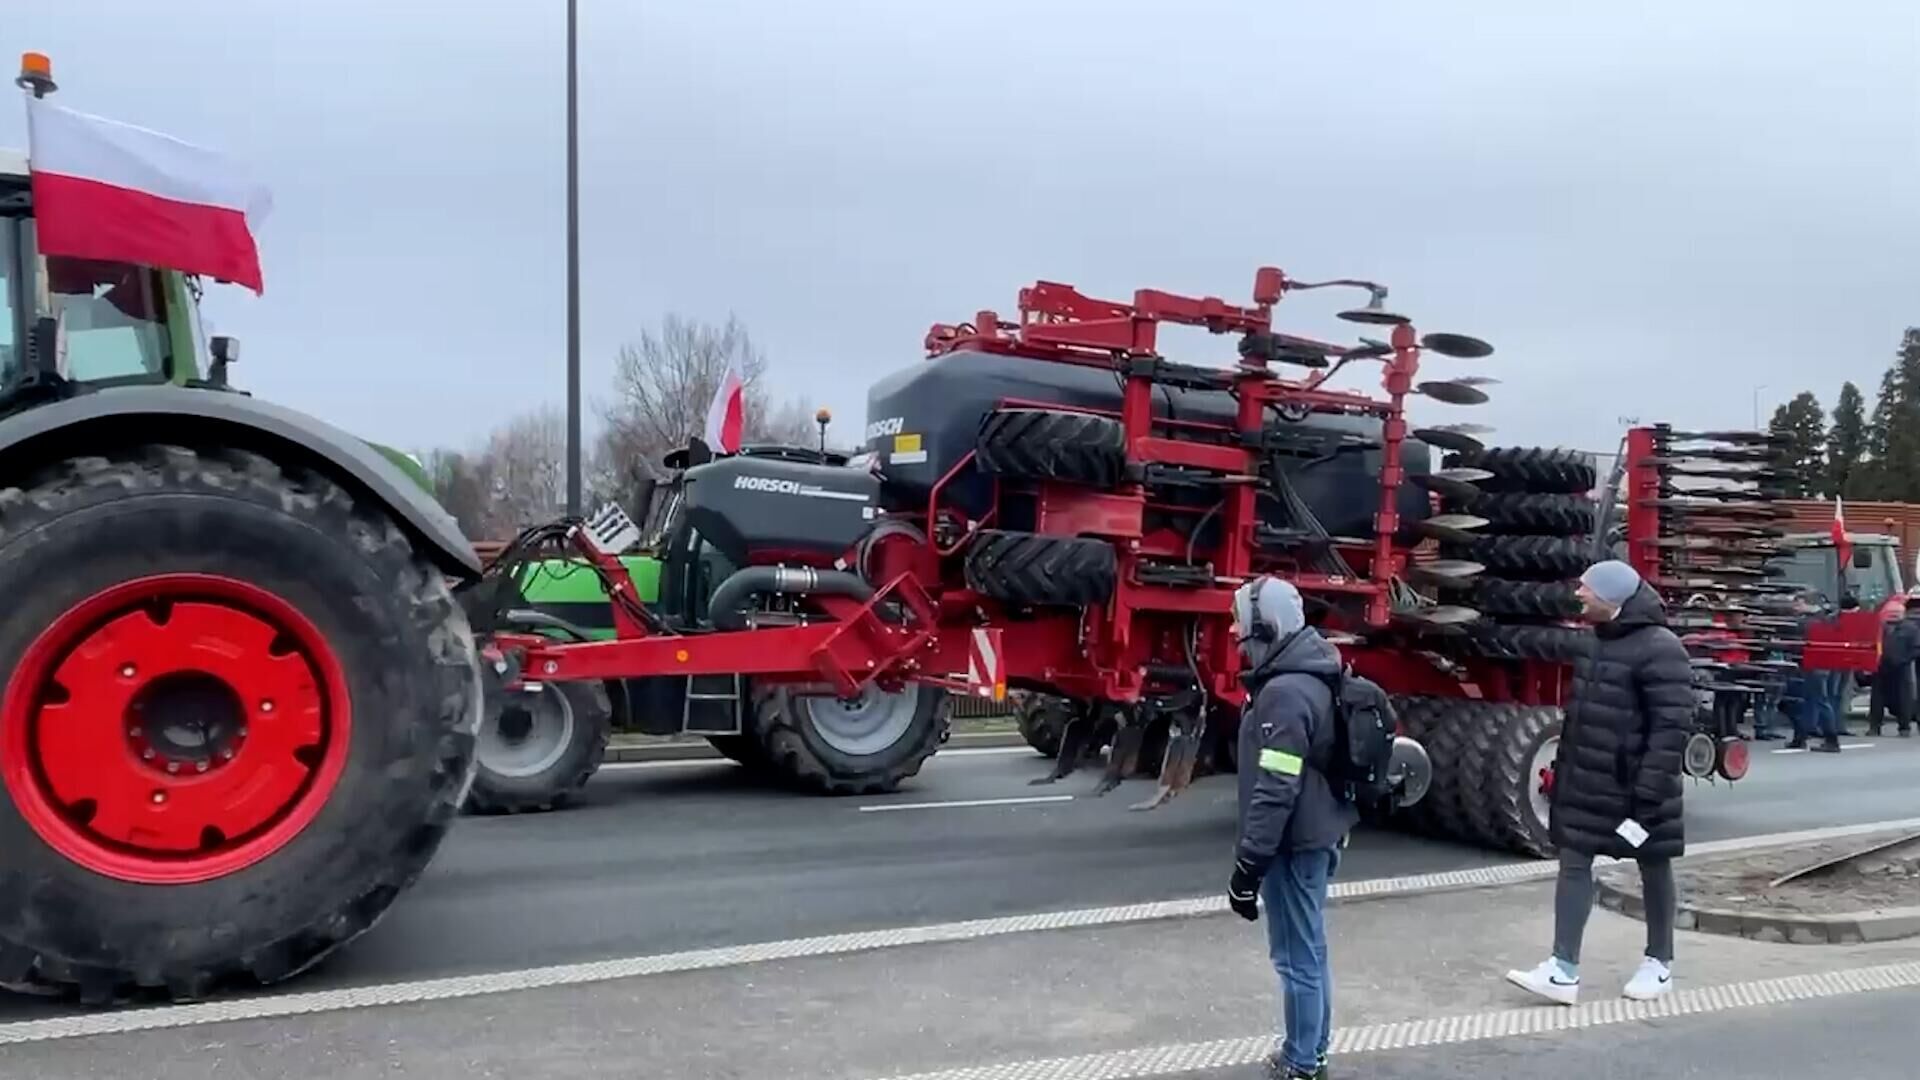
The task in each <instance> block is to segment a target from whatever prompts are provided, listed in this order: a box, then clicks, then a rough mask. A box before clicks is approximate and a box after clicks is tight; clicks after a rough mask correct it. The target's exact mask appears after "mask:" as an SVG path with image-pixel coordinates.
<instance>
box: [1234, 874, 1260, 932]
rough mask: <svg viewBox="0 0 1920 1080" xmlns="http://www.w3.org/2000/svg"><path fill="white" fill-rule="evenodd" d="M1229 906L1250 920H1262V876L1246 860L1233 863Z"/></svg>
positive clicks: (1237, 913) (1236, 913) (1235, 912)
mask: <svg viewBox="0 0 1920 1080" xmlns="http://www.w3.org/2000/svg"><path fill="white" fill-rule="evenodd" d="M1227 906H1228V907H1230V908H1232V909H1233V913H1234V914H1235V915H1238V916H1240V917H1241V918H1243V919H1245V920H1247V921H1248V922H1259V921H1260V876H1259V875H1258V874H1256V873H1254V872H1253V870H1252V868H1250V867H1249V866H1248V865H1247V864H1246V862H1245V861H1244V860H1242V861H1240V862H1236V863H1234V864H1233V877H1232V878H1230V879H1228V881H1227Z"/></svg>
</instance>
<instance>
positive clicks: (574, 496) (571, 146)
mask: <svg viewBox="0 0 1920 1080" xmlns="http://www.w3.org/2000/svg"><path fill="white" fill-rule="evenodd" d="M578 24H579V17H578V13H577V11H576V0H567V516H568V517H579V516H580V75H579V60H578V56H577V53H578V51H579V46H578V36H579V35H578Z"/></svg>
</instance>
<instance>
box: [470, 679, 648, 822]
mask: <svg viewBox="0 0 1920 1080" xmlns="http://www.w3.org/2000/svg"><path fill="white" fill-rule="evenodd" d="M488 696H489V701H488V708H487V710H486V716H485V717H484V718H483V719H482V720H481V722H480V738H479V741H478V747H477V749H476V751H475V757H476V758H477V759H478V760H479V767H478V768H477V769H476V770H475V772H474V778H473V793H472V794H470V795H468V796H467V806H468V808H469V809H471V810H473V811H474V812H475V813H481V814H519V813H526V812H528V811H536V810H556V809H559V808H560V807H562V806H565V805H566V804H567V803H569V802H571V801H573V799H574V797H575V796H577V795H579V794H580V791H581V789H583V788H585V787H586V786H587V781H589V780H591V779H593V774H594V773H596V772H598V771H599V770H600V763H601V761H603V760H604V759H605V758H606V754H607V742H608V740H609V739H611V738H612V737H613V704H612V701H611V700H610V699H609V698H608V696H607V688H606V684H604V683H600V682H565V683H552V682H550V683H542V684H541V686H540V689H539V691H538V692H534V693H526V692H521V691H501V692H500V693H499V694H498V695H495V694H492V693H490V694H489V695H488Z"/></svg>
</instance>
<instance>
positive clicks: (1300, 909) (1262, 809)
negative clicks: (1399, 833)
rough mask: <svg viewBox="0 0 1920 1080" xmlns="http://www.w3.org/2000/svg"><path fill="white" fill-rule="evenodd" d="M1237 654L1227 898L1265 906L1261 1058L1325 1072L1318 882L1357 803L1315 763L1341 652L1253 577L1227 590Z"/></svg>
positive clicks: (1288, 597) (1274, 583)
mask: <svg viewBox="0 0 1920 1080" xmlns="http://www.w3.org/2000/svg"><path fill="white" fill-rule="evenodd" d="M1233 617H1234V634H1235V636H1236V637H1237V638H1238V639H1239V642H1240V650H1241V655H1242V656H1243V657H1244V659H1245V661H1246V668H1245V672H1244V674H1243V675H1242V676H1241V677H1242V679H1243V681H1245V683H1246V685H1247V695H1248V696H1247V705H1246V710H1245V712H1244V713H1243V714H1242V716H1241V720H1240V743H1239V748H1240V753H1239V774H1240V775H1239V780H1240V829H1239V840H1238V843H1237V845H1236V848H1235V852H1234V863H1233V876H1232V878H1231V879H1230V881H1229V882H1228V885H1227V903H1228V905H1229V906H1230V907H1232V909H1233V910H1234V911H1235V912H1236V913H1238V914H1239V915H1240V916H1241V917H1242V918H1244V919H1247V920H1250V921H1251V920H1257V919H1258V918H1259V917H1260V901H1261V900H1265V901H1266V906H1267V914H1268V920H1267V951H1268V955H1269V956H1270V957H1271V958H1272V960H1273V967H1274V970H1275V971H1276V972H1278V973H1279V976H1280V1002H1281V1016H1282V1025H1283V1027H1284V1029H1285V1038H1284V1041H1283V1042H1282V1044H1281V1047H1280V1050H1279V1052H1278V1053H1277V1054H1275V1055H1274V1056H1273V1058H1271V1059H1269V1061H1268V1072H1269V1074H1270V1075H1272V1076H1273V1077H1275V1078H1284V1080H1311V1078H1324V1077H1325V1076H1326V1069H1327V1063H1326V1059H1327V1044H1328V1040H1329V1038H1330V1037H1331V1033H1332V1022H1333V973H1332V968H1331V964H1330V963H1329V960H1328V956H1327V929H1326V919H1325V915H1324V911H1325V908H1326V902H1327V883H1328V881H1329V880H1330V879H1331V878H1332V877H1333V874H1334V871H1335V869H1336V868H1337V867H1338V866H1339V863H1340V847H1341V846H1342V845H1343V844H1344V843H1345V841H1346V837H1347V833H1348V832H1349V831H1350V830H1351V829H1352V828H1353V826H1354V825H1355V824H1356V823H1357V822H1358V821H1359V811H1358V810H1357V809H1356V808H1355V807H1354V806H1353V804H1352V803H1350V802H1347V801H1346V800H1344V799H1342V798H1340V797H1339V796H1338V795H1336V794H1335V793H1334V790H1333V788H1332V786H1331V785H1329V784H1328V783H1327V778H1326V776H1325V775H1324V774H1323V773H1322V772H1321V771H1320V769H1319V768H1318V767H1317V763H1320V762H1325V761H1327V760H1328V759H1329V755H1330V753H1331V751H1332V747H1333V741H1334V731H1333V727H1334V725H1333V688H1332V686H1331V685H1330V682H1331V680H1333V679H1334V678H1335V677H1336V676H1338V675H1339V673H1340V670H1341V663H1340V654H1339V652H1338V651H1337V650H1336V649H1334V647H1333V645H1332V644H1331V643H1329V642H1328V641H1327V640H1326V639H1325V638H1323V637H1321V636H1320V633H1319V631H1316V630H1314V629H1312V628H1311V627H1309V626H1307V620H1306V614H1305V611H1304V609H1303V607H1302V605H1301V601H1300V592H1299V590H1298V589H1295V588H1294V587H1293V585H1292V584H1290V583H1288V582H1286V581H1284V580H1282V579H1280V578H1277V577H1264V578H1257V579H1255V580H1253V581H1251V582H1248V583H1247V584H1246V585H1243V586H1241V588H1240V589H1239V591H1237V592H1236V593H1234V597H1233Z"/></svg>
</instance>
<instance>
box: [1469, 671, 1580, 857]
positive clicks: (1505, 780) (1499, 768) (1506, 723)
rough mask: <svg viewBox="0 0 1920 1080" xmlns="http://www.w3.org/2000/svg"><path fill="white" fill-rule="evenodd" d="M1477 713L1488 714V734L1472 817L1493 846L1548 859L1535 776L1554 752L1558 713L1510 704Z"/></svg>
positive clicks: (1550, 849)
mask: <svg viewBox="0 0 1920 1080" xmlns="http://www.w3.org/2000/svg"><path fill="white" fill-rule="evenodd" d="M1481 708H1482V709H1483V710H1484V711H1485V712H1487V713H1488V719H1489V720H1490V721H1491V723H1490V724H1489V727H1490V729H1491V732H1490V737H1489V738H1488V739H1487V740H1486V741H1485V743H1484V745H1483V746H1482V747H1481V748H1480V752H1482V753H1485V754H1486V756H1487V760H1488V762H1489V767H1488V769H1487V773H1486V777H1485V779H1484V780H1483V781H1482V782H1481V784H1480V785H1479V786H1478V788H1477V789H1476V791H1475V794H1474V799H1475V804H1474V808H1473V812H1474V814H1475V818H1476V820H1478V821H1481V822H1483V823H1485V824H1486V825H1487V827H1488V828H1489V829H1490V830H1491V832H1492V834H1493V836H1492V840H1493V842H1494V843H1495V844H1496V845H1497V846H1499V847H1501V848H1504V849H1506V850H1508V851H1514V852H1518V853H1520V854H1522V855H1532V856H1535V857H1537V858H1542V859H1545V858H1551V857H1552V856H1553V853H1554V845H1553V834H1552V831H1551V829H1550V813H1549V811H1548V808H1547V805H1546V800H1545V793H1544V792H1542V791H1541V790H1540V776H1539V771H1540V769H1541V768H1542V766H1543V764H1551V762H1552V759H1553V756H1554V753H1555V752H1556V751H1557V749H1558V747H1559V743H1560V725H1561V722H1562V721H1561V714H1560V710H1559V709H1555V708H1551V707H1549V706H1544V705H1512V704H1502V705H1482V706H1481ZM1543 759H1544V760H1543Z"/></svg>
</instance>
